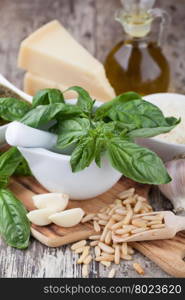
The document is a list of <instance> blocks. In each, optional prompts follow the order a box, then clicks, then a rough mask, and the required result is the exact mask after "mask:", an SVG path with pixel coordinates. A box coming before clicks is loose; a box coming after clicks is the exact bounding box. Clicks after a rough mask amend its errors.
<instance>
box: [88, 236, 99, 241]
mask: <svg viewBox="0 0 185 300" xmlns="http://www.w3.org/2000/svg"><path fill="white" fill-rule="evenodd" d="M100 236H101V235H91V236H90V237H89V240H99V239H100Z"/></svg>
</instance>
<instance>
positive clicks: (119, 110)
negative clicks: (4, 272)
mask: <svg viewBox="0 0 185 300" xmlns="http://www.w3.org/2000/svg"><path fill="white" fill-rule="evenodd" d="M68 90H73V91H75V92H76V93H77V94H78V100H77V103H76V105H71V104H68V103H67V101H66V102H65V100H64V95H63V93H62V92H61V91H59V90H57V89H44V90H41V91H39V92H38V93H37V94H36V95H35V96H34V97H33V102H32V105H30V104H27V103H25V102H23V101H20V100H18V99H14V98H0V118H2V119H4V120H6V121H14V120H19V121H20V122H22V123H24V124H26V125H28V126H31V127H33V128H43V126H44V127H45V128H46V127H47V128H49V130H50V131H51V132H54V133H55V134H57V135H58V139H57V145H56V146H57V147H58V148H59V149H64V150H65V149H70V151H71V152H72V153H71V159H70V163H71V168H72V172H79V171H81V170H84V169H85V168H87V167H88V166H89V165H90V164H91V163H92V162H93V161H95V163H96V164H97V165H98V166H99V167H101V160H102V157H103V156H106V157H107V158H108V160H109V161H110V164H111V165H112V166H113V167H114V168H115V169H117V170H118V171H119V172H121V173H122V174H123V175H125V176H126V177H129V178H131V179H133V180H135V181H138V182H141V183H149V184H164V183H168V182H169V181H170V180H171V178H170V176H169V175H168V173H167V171H166V169H165V166H164V164H163V162H162V161H161V159H160V158H159V157H158V156H157V155H156V154H155V153H154V152H152V151H150V150H148V149H146V148H143V147H140V146H139V145H137V144H136V143H135V142H134V139H135V138H146V137H152V136H156V135H158V134H161V133H166V132H169V131H170V130H172V129H173V128H174V127H175V126H176V125H177V124H178V123H179V122H180V119H176V118H174V117H168V118H165V117H164V115H163V113H162V112H161V110H160V109H159V108H158V107H156V106H155V105H153V104H151V103H149V102H147V101H144V100H143V99H142V98H141V96H140V95H138V94H137V93H134V92H128V93H124V94H122V95H119V96H117V97H116V98H114V99H113V100H112V101H109V102H106V103H105V104H103V105H101V106H100V107H98V108H97V107H96V105H95V100H93V99H92V98H91V97H90V95H89V94H88V92H87V91H85V90H84V89H83V88H81V87H78V86H73V87H71V88H69V89H68ZM64 93H65V92H64ZM13 174H15V175H17V176H18V175H30V174H31V172H30V170H29V167H28V165H27V162H26V161H25V160H24V158H23V156H22V155H21V153H20V152H19V151H18V149H17V148H15V147H12V148H10V149H9V150H8V151H7V152H5V153H3V154H1V155H0V232H1V235H2V236H3V237H4V239H5V241H6V242H7V243H8V244H9V245H11V246H13V247H16V248H20V249H24V248H26V247H27V246H28V244H29V236H30V224H29V222H28V220H27V217H26V210H25V208H24V207H23V205H22V204H21V202H20V201H19V200H17V199H16V197H14V196H13V195H12V193H11V192H10V191H9V190H7V189H6V186H7V185H8V181H9V178H10V176H12V175H13Z"/></svg>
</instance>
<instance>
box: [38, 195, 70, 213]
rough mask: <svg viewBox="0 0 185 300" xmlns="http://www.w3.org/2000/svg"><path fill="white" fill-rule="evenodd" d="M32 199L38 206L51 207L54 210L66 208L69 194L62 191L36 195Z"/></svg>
mask: <svg viewBox="0 0 185 300" xmlns="http://www.w3.org/2000/svg"><path fill="white" fill-rule="evenodd" d="M32 199H33V202H34V204H35V206H36V207H37V208H39V209H41V208H50V209H52V210H53V212H57V211H62V210H64V209H65V208H66V207H67V205H68V202H69V196H68V195H67V194H61V193H47V194H40V195H35V196H33V197H32Z"/></svg>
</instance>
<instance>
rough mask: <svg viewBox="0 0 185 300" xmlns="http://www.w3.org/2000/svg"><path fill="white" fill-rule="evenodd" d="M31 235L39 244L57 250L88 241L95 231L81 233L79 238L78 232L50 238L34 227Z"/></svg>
mask: <svg viewBox="0 0 185 300" xmlns="http://www.w3.org/2000/svg"><path fill="white" fill-rule="evenodd" d="M31 234H32V236H33V237H34V238H36V239H37V240H38V241H39V242H41V243H42V244H44V245H45V246H48V247H53V248H56V247H60V246H64V245H67V244H70V243H74V242H77V241H79V240H83V239H87V238H88V237H89V236H90V235H92V234H94V230H88V231H79V232H78V236H77V235H76V232H73V233H70V234H67V235H66V236H62V237H55V238H53V237H52V238H49V237H47V236H46V235H44V234H42V233H40V232H39V231H37V230H35V229H34V228H33V227H32V228H31Z"/></svg>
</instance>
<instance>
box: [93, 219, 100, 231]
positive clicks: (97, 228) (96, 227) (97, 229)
mask: <svg viewBox="0 0 185 300" xmlns="http://www.w3.org/2000/svg"><path fill="white" fill-rule="evenodd" d="M93 225H94V230H95V231H96V232H100V231H101V228H100V225H99V224H98V223H97V221H94V222H93Z"/></svg>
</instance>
